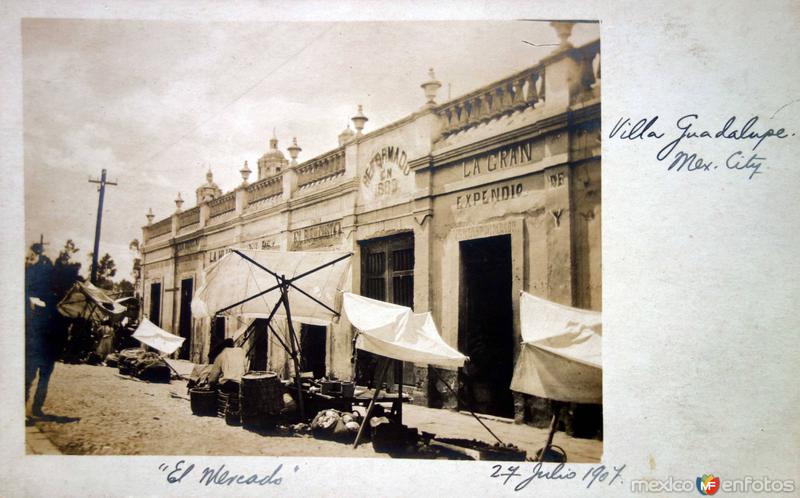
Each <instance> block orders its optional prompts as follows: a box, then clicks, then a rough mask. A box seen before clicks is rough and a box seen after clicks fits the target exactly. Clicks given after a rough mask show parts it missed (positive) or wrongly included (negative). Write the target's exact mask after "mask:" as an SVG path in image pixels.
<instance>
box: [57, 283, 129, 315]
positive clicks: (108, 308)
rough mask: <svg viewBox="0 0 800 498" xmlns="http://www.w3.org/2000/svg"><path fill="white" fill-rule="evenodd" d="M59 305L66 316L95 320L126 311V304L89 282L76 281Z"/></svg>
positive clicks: (59, 309) (59, 308)
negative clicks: (115, 299) (116, 300)
mask: <svg viewBox="0 0 800 498" xmlns="http://www.w3.org/2000/svg"><path fill="white" fill-rule="evenodd" d="M57 307H58V311H59V312H60V313H61V314H62V315H64V316H66V317H69V318H85V319H87V320H95V321H101V320H105V319H107V318H109V317H111V316H115V315H120V314H122V313H124V312H125V306H123V305H121V304H119V303H117V302H115V301H114V300H113V299H111V298H110V297H109V296H108V294H106V293H105V292H104V291H103V290H102V289H99V288H97V287H95V286H94V285H92V284H91V283H89V282H76V283H75V285H73V286H72V287H71V288H70V289H69V291H68V292H67V295H66V296H64V299H62V300H61V302H59V303H58V306H57Z"/></svg>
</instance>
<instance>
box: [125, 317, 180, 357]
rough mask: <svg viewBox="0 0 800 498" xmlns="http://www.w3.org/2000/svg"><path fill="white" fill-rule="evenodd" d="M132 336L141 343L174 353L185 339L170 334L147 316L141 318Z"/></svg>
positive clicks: (166, 352) (167, 352) (164, 351)
mask: <svg viewBox="0 0 800 498" xmlns="http://www.w3.org/2000/svg"><path fill="white" fill-rule="evenodd" d="M132 337H133V338H134V339H136V340H137V341H139V342H141V343H142V344H146V345H147V346H150V347H151V348H153V349H156V350H158V351H161V352H162V353H165V354H172V353H174V352H175V351H177V350H178V348H179V347H181V345H182V344H183V341H185V340H186V339H185V338H183V337H179V336H177V335H173V334H170V333H169V332H167V331H166V330H164V329H162V328H160V327H158V326H157V325H156V324H154V323H153V322H151V321H150V320H148V319H147V318H142V323H140V324H139V327H138V328H137V329H136V331H135V332H134V333H133V336H132Z"/></svg>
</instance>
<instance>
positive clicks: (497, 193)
mask: <svg viewBox="0 0 800 498" xmlns="http://www.w3.org/2000/svg"><path fill="white" fill-rule="evenodd" d="M522 190H523V189H522V184H521V183H511V184H507V185H500V186H497V187H489V188H484V189H477V190H472V191H470V192H467V193H466V194H460V195H457V196H456V209H464V208H471V207H476V206H485V205H488V204H496V203H498V202H503V201H509V200H511V199H516V198H517V197H520V196H521V195H522Z"/></svg>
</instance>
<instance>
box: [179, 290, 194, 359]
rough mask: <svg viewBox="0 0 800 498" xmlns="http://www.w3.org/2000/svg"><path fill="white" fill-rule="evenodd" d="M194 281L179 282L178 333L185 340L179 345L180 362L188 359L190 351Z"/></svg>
mask: <svg viewBox="0 0 800 498" xmlns="http://www.w3.org/2000/svg"><path fill="white" fill-rule="evenodd" d="M193 289H194V280H192V279H191V278H185V279H183V280H181V311H180V315H178V333H179V334H180V335H181V337H183V338H184V339H186V340H185V341H183V344H181V349H180V350H179V351H178V358H180V359H181V360H188V359H189V352H190V351H191V350H192V293H193V292H194V290H193Z"/></svg>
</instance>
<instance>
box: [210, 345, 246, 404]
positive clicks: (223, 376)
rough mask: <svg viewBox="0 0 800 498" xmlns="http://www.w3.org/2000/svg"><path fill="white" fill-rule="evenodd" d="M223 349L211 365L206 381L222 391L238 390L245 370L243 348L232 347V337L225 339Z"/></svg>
mask: <svg viewBox="0 0 800 498" xmlns="http://www.w3.org/2000/svg"><path fill="white" fill-rule="evenodd" d="M223 346H224V348H223V350H222V352H221V353H219V355H218V356H217V357H216V359H215V360H214V364H213V365H211V372H209V374H208V382H209V383H210V384H211V385H212V386H215V385H216V387H217V388H218V389H219V390H220V391H223V392H228V393H233V392H238V391H239V383H240V382H241V380H242V375H244V374H245V373H246V371H247V366H246V357H245V354H244V349H242V348H237V347H234V345H233V339H225V342H224V343H223Z"/></svg>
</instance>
